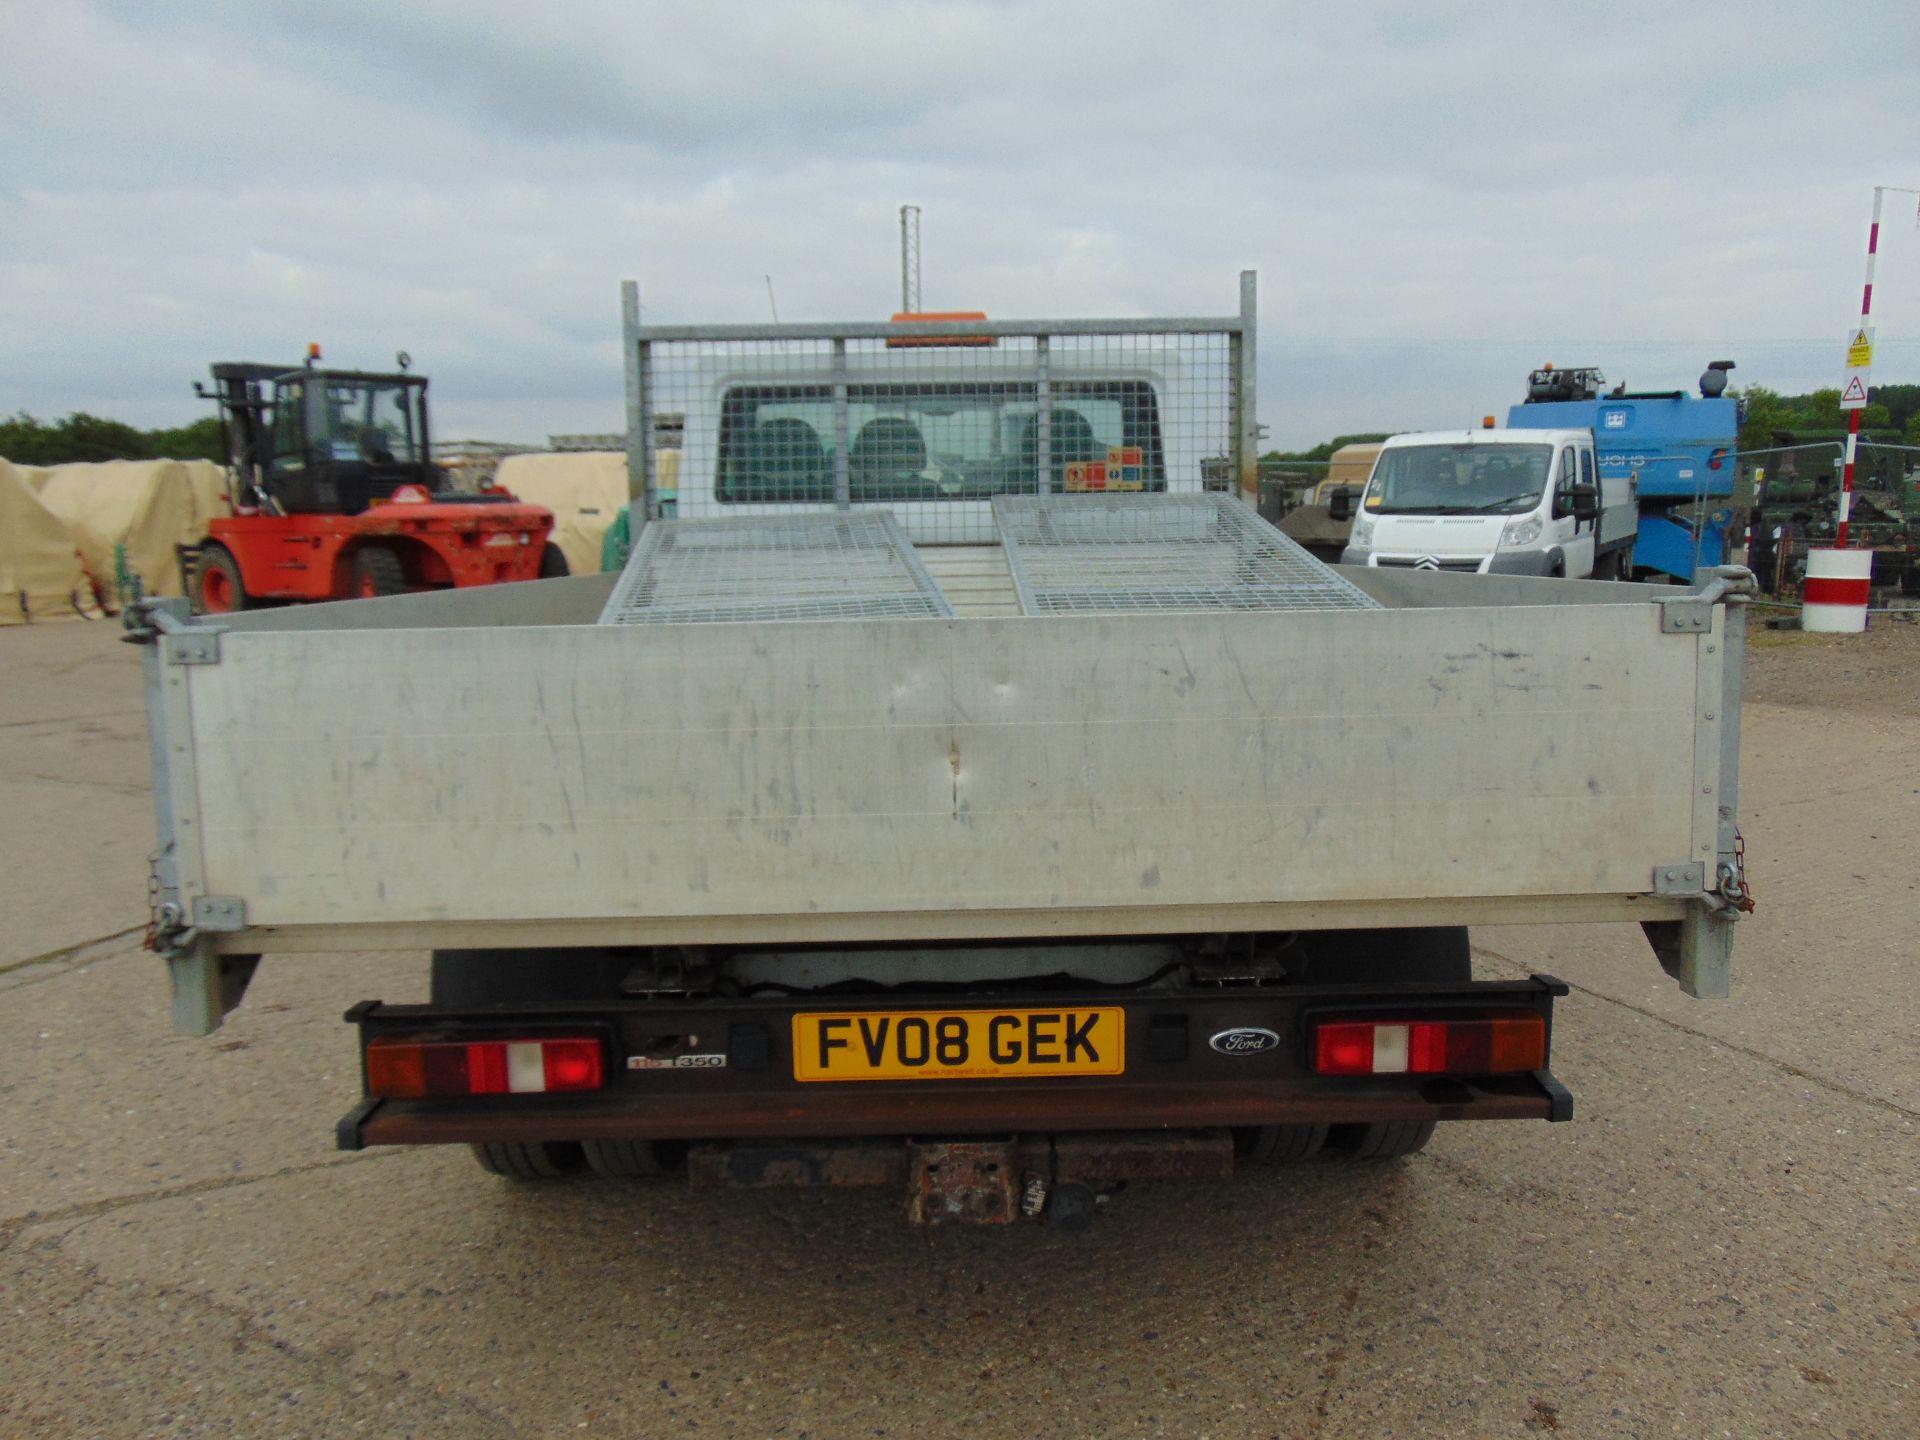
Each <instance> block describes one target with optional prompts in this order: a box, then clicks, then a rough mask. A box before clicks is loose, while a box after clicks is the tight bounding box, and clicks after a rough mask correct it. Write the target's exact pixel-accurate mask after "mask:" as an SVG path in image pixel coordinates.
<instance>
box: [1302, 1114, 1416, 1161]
mask: <svg viewBox="0 0 1920 1440" xmlns="http://www.w3.org/2000/svg"><path fill="white" fill-rule="evenodd" d="M1432 1138H1433V1121H1431V1120H1382V1121H1379V1122H1377V1123H1375V1124H1372V1125H1335V1126H1334V1127H1333V1128H1332V1129H1331V1130H1330V1131H1329V1132H1328V1135H1327V1146H1328V1148H1329V1149H1333V1150H1338V1151H1339V1152H1340V1153H1341V1154H1343V1155H1345V1156H1346V1157H1347V1158H1348V1159H1350V1160H1398V1159H1399V1158H1400V1157H1401V1156H1402V1155H1411V1154H1413V1152H1414V1151H1416V1150H1424V1149H1426V1148H1427V1142H1428V1141H1429V1140H1431V1139H1432Z"/></svg>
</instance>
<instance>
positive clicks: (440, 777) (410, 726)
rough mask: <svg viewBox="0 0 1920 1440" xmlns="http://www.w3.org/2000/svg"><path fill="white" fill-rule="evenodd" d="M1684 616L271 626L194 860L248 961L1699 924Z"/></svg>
mask: <svg viewBox="0 0 1920 1440" xmlns="http://www.w3.org/2000/svg"><path fill="white" fill-rule="evenodd" d="M509 588H511V587H509ZM1659 616H1660V610H1659V607H1658V606H1655V605H1647V604H1614V605H1554V606H1520V607H1512V608H1500V609H1480V608H1468V609H1448V608H1434V609H1426V610H1402V611H1391V610H1365V611H1343V612H1299V611H1293V612H1281V613H1274V612H1253V613H1232V614H1147V615H1117V616H1111V617H1106V616H1102V617H1083V616H1062V617H1047V616H1042V617H1026V618H1019V619H1007V620H985V619H974V620H945V619H926V620H873V621H864V620H863V621H829V622H794V623H787V624H780V625H731V624H721V625H700V626H684V627H681V626H652V627H642V632H643V633H637V632H636V631H635V630H633V629H629V628H626V627H611V626H592V625H571V626H533V627H509V628H473V629H438V630H409V629H363V630H340V631H331V632H309V633H293V632H287V633H275V632H271V631H252V632H245V631H239V630H235V631H230V632H228V633H227V634H225V635H223V636H222V637H221V653H220V661H219V663H217V664H213V665H198V666H189V667H184V668H182V669H181V670H179V671H178V672H176V673H178V674H179V675H181V676H182V677H184V679H185V682H186V684H187V685H188V686H190V690H191V699H192V706H191V720H190V724H191V729H192V736H193V740H192V744H193V748H194V752H195V755H194V758H195V760H196V766H195V769H196V772H197V781H198V802H199V811H200V816H201V825H200V844H201V846H202V848H203V856H202V861H203V863H202V864H200V865H199V866H197V867H196V868H198V869H200V870H203V871H204V884H205V887H206V889H207V891H208V892H209V893H212V894H217V895H222V896H231V897H237V898H240V899H243V900H244V901H245V905H246V917H247V925H248V928H247V930H246V931H245V932H244V933H243V934H241V935H238V936H230V937H222V942H221V943H222V944H223V946H225V947H226V948H231V949H245V950H249V951H255V950H294V949H325V948H372V947H374V946H377V945H380V944H384V943H392V944H436V943H438V944H482V945H484V944H489V943H491V944H525V943H547V944H558V943H568V942H570V941H571V942H577V943H615V942H626V943H646V942H676V941H683V940H707V941H727V940H804V939H832V938H852V937H863V938H890V939H915V938H929V937H934V936H942V935H964V934H970V933H971V934H985V935H993V936H1000V937H1011V936H1018V935H1047V934H1056V933H1110V934H1124V933H1129V932H1140V931H1152V932H1168V931H1180V930H1210V929H1230V928H1251V927H1255V926H1264V927H1272V928H1290V927H1291V926H1293V925H1297V924H1300V923H1314V924H1323V925H1324V924H1355V923H1359V924H1364V923H1376V924H1388V923H1404V924H1413V923H1465V922H1468V921H1474V922H1485V921H1492V920H1497V919H1506V920H1548V919H1556V918H1560V919H1564V918H1601V917H1605V918H1627V917H1629V916H1636V917H1643V918H1675V917H1677V916H1678V915H1680V914H1681V913H1682V909H1683V902H1681V901H1679V900H1676V899H1673V898H1671V897H1668V898H1664V899H1658V900H1656V899H1652V898H1650V897H1649V896H1648V892H1649V891H1650V889H1651V888H1652V885H1651V871H1652V869H1653V867H1654V866H1656V865H1661V864H1666V863H1671V862H1674V861H1681V860H1685V859H1686V858H1687V857H1689V856H1696V857H1697V856H1701V855H1703V854H1708V853H1710V850H1708V849H1706V848H1705V847H1707V846H1709V845H1710V844H1711V839H1712V826H1713V824H1714V822H1715V821H1716V820H1717V815H1716V813H1715V809H1716V807H1714V806H1713V805H1712V804H1699V805H1696V803H1695V796H1696V792H1697V791H1698V789H1699V784H1698V783H1697V782H1696V776H1697V774H1698V767H1699V766H1700V765H1702V764H1712V765H1715V766H1717V764H1718V759H1719V757H1718V754H1717V752H1715V753H1708V752H1707V751H1704V750H1703V751H1700V752H1696V730H1697V729H1698V728H1699V727H1698V726H1697V725H1696V723H1695V715H1694V711H1695V697H1696V689H1697V687H1699V686H1700V685H1701V680H1702V677H1701V676H1700V675H1699V674H1698V666H1699V664H1700V661H1701V647H1702V645H1703V643H1704V642H1703V638H1702V637H1701V636H1699V635H1697V634H1662V633H1661V628H1660V619H1659ZM1701 798H1702V799H1703V800H1705V799H1707V798H1708V797H1701ZM1703 825H1705V826H1706V827H1707V828H1706V830H1705V831H1704V832H1703V831H1702V828H1701V827H1702V826H1703ZM1367 917H1372V918H1371V921H1369V918H1367Z"/></svg>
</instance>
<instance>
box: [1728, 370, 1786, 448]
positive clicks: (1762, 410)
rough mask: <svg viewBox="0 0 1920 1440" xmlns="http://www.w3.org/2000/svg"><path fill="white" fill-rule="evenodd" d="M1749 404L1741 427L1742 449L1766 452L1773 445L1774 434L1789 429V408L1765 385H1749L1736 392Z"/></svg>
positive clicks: (1776, 393)
mask: <svg viewBox="0 0 1920 1440" xmlns="http://www.w3.org/2000/svg"><path fill="white" fill-rule="evenodd" d="M1735 393H1736V394H1737V395H1739V397H1740V398H1741V399H1743V400H1745V401H1746V402H1747V418H1746V419H1745V420H1744V421H1742V422H1741V425H1740V448H1741V449H1742V450H1764V449H1766V448H1767V447H1768V446H1769V445H1771V444H1773V432H1774V431H1776V430H1783V429H1786V428H1787V423H1786V416H1787V408H1786V404H1785V402H1784V401H1782V400H1781V398H1780V396H1779V394H1778V392H1776V391H1773V390H1769V389H1768V388H1767V387H1766V386H1764V385H1749V386H1747V387H1746V389H1745V390H1743V391H1737V392H1735Z"/></svg>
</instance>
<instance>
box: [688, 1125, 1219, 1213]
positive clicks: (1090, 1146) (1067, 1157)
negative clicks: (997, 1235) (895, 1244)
mask: <svg viewBox="0 0 1920 1440" xmlns="http://www.w3.org/2000/svg"><path fill="white" fill-rule="evenodd" d="M687 1165H688V1178H689V1179H690V1180H691V1182H692V1184H693V1185H694V1187H695V1188H697V1189H700V1188H729V1189H768V1188H775V1187H789V1186H831V1187H833V1188H836V1189H847V1188H860V1187H870V1186H886V1185H891V1186H897V1187H900V1188H902V1189H904V1190H905V1192H906V1197H907V1218H908V1219H909V1220H911V1221H912V1222H913V1223H914V1224H916V1225H1007V1224H1011V1223H1012V1222H1013V1221H1015V1220H1018V1219H1022V1218H1025V1219H1032V1220H1044V1221H1045V1222H1046V1223H1048V1224H1049V1225H1054V1226H1057V1227H1059V1228H1060V1229H1062V1230H1079V1229H1083V1228H1085V1226H1086V1225H1087V1224H1088V1223H1089V1222H1090V1221H1091V1220H1092V1219H1093V1216H1094V1213H1095V1211H1096V1210H1097V1208H1098V1206H1099V1204H1100V1201H1101V1199H1102V1198H1103V1196H1104V1195H1105V1194H1106V1193H1107V1192H1108V1191H1110V1190H1112V1189H1114V1188H1116V1187H1117V1186H1119V1185H1121V1184H1123V1183H1125V1182H1126V1181H1129V1180H1224V1179H1226V1178H1227V1177H1228V1176H1229V1175H1231V1174H1232V1173H1233V1133H1232V1132H1231V1131H1229V1130H1197V1131H1184V1132H1182V1131H1173V1132H1166V1131H1152V1132H1145V1133H1134V1132H1127V1131H1111V1132H1107V1131H1096V1132H1090V1133H1086V1134H1071V1135H1051V1136H1049V1135H1023V1136H1015V1137H1012V1138H1009V1139H982V1138H980V1137H978V1136H970V1137H965V1138H955V1139H913V1140H907V1141H904V1142H902V1141H886V1140H852V1141H834V1140H828V1141H819V1142H812V1143H809V1142H791V1141H736V1142H733V1143H731V1144H709V1145H696V1146H694V1147H693V1150H692V1151H691V1153H690V1154H689V1156H688V1161H687Z"/></svg>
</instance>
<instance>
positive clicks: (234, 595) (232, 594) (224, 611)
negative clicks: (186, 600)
mask: <svg viewBox="0 0 1920 1440" xmlns="http://www.w3.org/2000/svg"><path fill="white" fill-rule="evenodd" d="M192 600H193V613H194V614H196V615H231V614H232V613H233V612H234V611H236V610H245V609H246V608H247V607H248V605H250V604H251V603H252V600H253V597H252V596H250V595H248V594H247V587H246V585H245V583H244V582H243V581H242V580H241V578H240V562H239V561H238V560H236V559H234V558H233V552H232V551H231V550H228V549H227V548H226V547H225V546H224V545H209V546H208V547H207V548H206V549H204V550H202V551H201V552H200V559H199V561H198V563H196V564H195V565H194V567H193V596H192Z"/></svg>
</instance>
